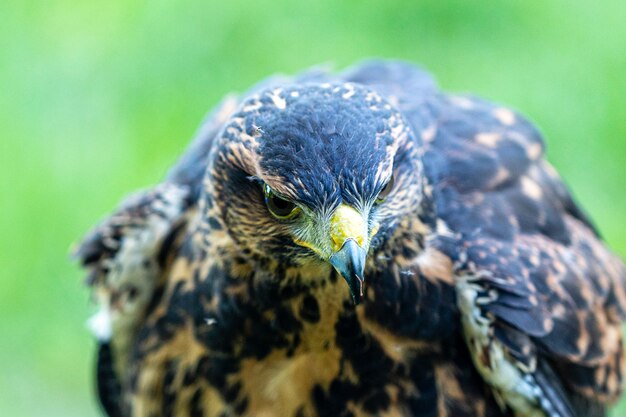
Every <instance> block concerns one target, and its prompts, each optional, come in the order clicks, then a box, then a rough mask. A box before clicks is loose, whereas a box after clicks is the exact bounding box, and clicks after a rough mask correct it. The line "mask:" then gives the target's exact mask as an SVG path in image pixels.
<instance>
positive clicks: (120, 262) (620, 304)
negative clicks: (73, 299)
mask: <svg viewBox="0 0 626 417" xmlns="http://www.w3.org/2000/svg"><path fill="white" fill-rule="evenodd" d="M75 254H76V256H77V257H78V259H79V260H80V261H81V262H82V264H83V265H84V266H85V267H86V268H87V270H88V271H89V276H88V279H87V282H88V284H89V285H90V287H91V289H92V293H93V295H94V298H95V299H96V300H97V302H98V305H99V309H100V310H99V312H98V313H97V314H96V315H95V316H94V317H93V318H92V319H91V321H90V324H91V327H92V328H93V330H94V333H95V335H96V336H97V338H98V341H99V342H98V343H99V349H98V360H97V372H96V374H97V382H98V384H97V386H98V393H99V396H100V400H101V403H102V405H103V407H104V409H105V411H106V412H107V413H108V415H110V416H112V417H113V416H129V417H130V416H134V417H140V416H142V417H143V416H145V417H148V416H151V417H161V416H177V417H182V416H189V417H191V416H193V417H197V416H205V417H209V416H211V417H213V416H239V415H242V416H417V417H422V416H423V417H425V416H437V417H444V416H450V417H452V416H454V417H463V416H468V417H469V416H484V417H487V416H490V417H495V416H532V417H583V416H585V417H587V416H595V417H597V416H605V415H606V409H607V407H608V405H610V404H611V403H612V402H614V401H615V400H616V399H617V398H618V396H619V395H620V392H621V389H622V383H623V382H622V380H623V378H622V375H623V372H624V355H623V341H622V330H621V325H622V323H623V321H624V318H625V317H626V293H625V289H626V282H625V281H626V269H625V267H624V265H623V264H622V262H621V261H620V260H619V259H618V258H617V257H616V256H615V255H613V254H612V253H611V252H610V251H609V250H608V249H607V248H606V246H605V245H604V243H603V242H602V240H601V238H600V237H599V235H598V232H597V231H596V229H595V228H594V226H593V224H592V223H591V222H590V220H589V219H588V217H587V216H586V215H585V213H584V212H583V211H582V210H581V209H580V208H579V207H578V206H577V205H576V203H575V202H574V201H573V199H572V197H571V195H570V193H569V192H568V190H567V188H566V186H565V185H564V184H563V182H562V180H561V179H560V178H559V176H558V174H557V173H556V171H555V170H554V169H553V168H552V167H551V166H550V165H549V163H548V162H546V160H545V159H544V144H543V141H542V138H541V135H540V133H539V132H538V131H537V129H536V128H535V127H534V126H533V125H532V124H531V123H530V122H528V121H527V120H526V119H524V118H523V117H522V116H520V115H519V114H517V113H516V112H514V111H513V110H511V109H509V108H507V107H503V106H500V105H497V104H493V103H490V102H488V101H485V100H482V99H479V98H476V97H473V96H467V95H454V94H447V93H444V92H442V91H440V90H439V89H438V87H437V85H436V84H435V82H434V81H433V79H432V78H431V76H430V75H429V74H427V73H426V72H424V71H423V70H421V69H420V68H418V67H415V66H413V65H412V64H408V63H403V62H397V61H376V60H375V61H365V62H362V63H360V64H357V65H355V66H353V67H351V68H349V69H347V70H344V71H343V72H339V73H331V72H329V71H326V70H323V69H319V68H314V69H312V70H309V71H306V72H304V73H301V74H299V75H296V76H294V77H283V76H277V77H273V78H270V79H268V80H265V81H263V82H261V83H260V84H259V85H257V86H255V87H253V88H252V89H251V90H250V91H248V92H246V93H245V94H242V95H240V96H228V97H227V98H226V99H225V100H224V101H223V102H222V103H221V104H220V105H219V106H218V107H217V109H216V110H214V111H213V112H212V113H211V114H210V115H209V117H208V118H207V119H206V121H205V122H204V124H203V127H202V128H201V130H200V132H199V133H198V135H197V137H196V139H195V140H194V141H193V142H192V144H191V145H190V146H189V148H188V150H187V151H186V152H185V153H184V154H183V155H182V157H181V158H180V159H179V160H178V162H177V163H176V164H175V165H174V167H173V168H172V169H171V170H170V172H169V173H168V174H167V176H166V177H165V179H164V180H163V181H162V182H161V183H160V184H159V185H157V186H155V187H153V188H151V189H147V190H144V191H141V192H139V193H137V194H135V195H133V196H131V197H129V198H128V199H126V200H125V201H124V202H123V203H122V204H121V205H120V207H119V208H118V209H117V210H116V211H115V212H114V213H113V214H112V215H111V216H110V217H108V218H106V219H104V220H103V221H102V222H101V223H100V224H99V225H98V226H96V227H95V228H94V229H93V230H92V231H91V232H90V233H89V234H88V235H87V236H86V237H85V238H84V240H83V241H82V243H80V245H79V246H78V248H77V250H76V252H75Z"/></svg>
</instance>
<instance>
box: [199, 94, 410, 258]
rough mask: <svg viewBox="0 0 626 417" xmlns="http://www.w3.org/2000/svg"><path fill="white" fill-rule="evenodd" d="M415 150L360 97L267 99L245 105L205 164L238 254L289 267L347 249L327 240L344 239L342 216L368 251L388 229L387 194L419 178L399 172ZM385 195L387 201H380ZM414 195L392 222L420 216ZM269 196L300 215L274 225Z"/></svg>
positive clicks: (396, 119) (395, 120) (389, 114)
mask: <svg viewBox="0 0 626 417" xmlns="http://www.w3.org/2000/svg"><path fill="white" fill-rule="evenodd" d="M416 143H417V142H416V139H415V137H414V136H413V134H412V133H411V131H410V129H409V128H408V126H407V125H406V124H405V122H404V120H403V118H402V117H401V116H400V114H399V113H398V112H397V111H396V110H395V109H394V108H393V107H392V106H391V105H390V104H389V103H387V102H386V101H384V100H383V99H382V98H381V97H380V96H378V95H377V94H376V93H375V92H373V91H370V90H368V89H365V88H363V87H360V86H356V85H353V84H335V85H333V84H322V85H316V84H311V85H304V86H302V85H300V86H294V87H284V88H278V89H274V90H268V91H265V92H261V93H259V94H258V95H255V96H253V97H251V98H250V99H248V100H247V101H246V102H244V103H243V104H242V106H241V107H240V110H239V112H237V113H235V114H234V115H233V116H232V118H231V120H230V121H229V123H227V124H226V127H225V128H224V130H223V134H222V137H221V139H220V142H219V146H218V147H217V149H216V151H215V152H214V154H213V156H212V159H211V161H210V164H209V174H208V175H209V180H208V181H207V183H208V184H209V187H211V188H212V189H211V190H208V191H209V192H208V194H212V195H213V196H214V203H215V204H216V206H217V207H218V211H219V216H220V217H221V218H222V219H223V221H224V222H225V223H226V224H227V225H228V230H229V231H230V233H231V235H232V237H233V238H234V239H235V241H236V242H237V243H239V244H240V245H241V246H242V248H244V249H248V250H249V251H250V252H251V253H253V254H258V255H259V256H268V255H269V256H273V257H275V258H277V260H278V261H279V262H281V263H282V264H286V265H289V264H294V263H295V264H302V263H305V262H308V261H310V260H312V259H319V258H321V259H322V260H324V261H328V260H329V258H330V257H331V256H332V255H333V254H334V253H335V252H336V251H337V250H338V248H337V246H338V245H339V247H340V246H341V245H340V244H338V243H337V242H336V240H337V238H336V235H335V237H333V236H331V234H332V233H333V231H334V232H336V233H339V234H341V233H343V232H341V230H342V229H341V228H342V227H343V225H342V224H337V223H336V222H335V223H332V221H331V219H333V215H334V213H335V212H336V210H337V209H338V207H340V206H345V207H351V208H353V209H354V212H355V213H358V215H359V218H354V219H351V222H352V223H351V224H350V225H349V226H350V227H351V228H355V227H356V226H355V224H356V223H358V222H360V223H361V224H363V227H364V232H363V233H362V235H363V236H364V237H365V239H364V241H362V242H361V245H362V247H363V249H364V250H365V251H367V250H368V248H369V243H370V242H369V238H371V237H372V236H373V235H374V234H375V233H376V232H377V231H378V230H380V229H381V223H385V222H386V221H387V220H388V219H387V214H385V210H384V205H385V204H387V203H388V202H391V201H392V200H393V197H394V191H395V190H393V189H391V188H390V187H386V186H387V185H389V184H391V180H392V178H393V177H394V175H395V176H399V177H402V176H406V175H411V176H413V175H418V176H419V175H420V173H421V170H420V169H421V167H419V166H418V167H409V168H407V169H402V168H403V167H401V166H398V164H397V163H396V160H398V161H403V160H409V159H410V158H404V156H407V155H406V154H407V153H409V152H415V151H416V146H415V145H416ZM394 171H395V172H396V174H394ZM395 182H396V183H398V184H402V183H403V181H402V178H396V179H395ZM404 183H409V181H404ZM411 183H418V184H421V181H411ZM392 185H393V184H392ZM383 189H384V190H385V193H386V194H389V196H387V197H386V199H382V198H379V194H380V193H381V191H382V190H383ZM268 190H269V191H268ZM413 191H414V194H415V198H414V199H408V200H407V199H404V200H403V203H402V204H404V205H407V204H408V205H409V206H406V207H404V210H398V205H397V204H395V209H394V216H396V217H397V216H398V215H402V214H406V213H408V212H410V211H411V210H415V207H417V202H418V201H419V197H418V195H419V194H420V193H419V191H420V190H413ZM268 192H269V193H272V195H276V196H278V197H279V198H281V199H284V200H286V201H288V202H289V203H291V204H294V205H295V206H296V207H297V208H298V210H297V212H296V213H295V215H293V216H284V217H281V216H276V215H275V214H276V213H274V215H272V212H271V210H268V208H267V206H266V202H267V195H268ZM402 194H405V193H404V192H403V193H402ZM335 217H336V216H335ZM389 220H390V221H391V220H392V219H391V216H389ZM355 222H356V223H355ZM346 227H347V226H346ZM363 236H361V237H359V239H362V240H363ZM347 238H349V236H347V237H346V239H347ZM333 239H334V240H333ZM355 239H356V238H355Z"/></svg>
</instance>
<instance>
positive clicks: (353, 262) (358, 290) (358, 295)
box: [329, 204, 368, 305]
mask: <svg viewBox="0 0 626 417" xmlns="http://www.w3.org/2000/svg"><path fill="white" fill-rule="evenodd" d="M330 237H331V246H332V248H333V254H332V255H331V257H330V259H329V262H330V264H331V265H332V266H333V267H335V269H336V270H337V272H339V273H340V274H341V276H342V277H343V278H344V279H345V280H346V282H347V283H348V286H349V287H350V293H351V295H352V301H353V302H354V304H355V305H357V304H359V303H360V302H361V300H362V299H363V284H364V277H363V271H364V269H365V258H366V256H367V251H366V250H365V249H364V246H365V245H367V241H368V238H367V222H366V221H365V220H364V219H363V216H362V215H361V214H360V213H359V212H358V211H357V210H355V209H354V208H352V207H350V206H348V205H346V204H342V205H340V206H339V207H338V208H337V210H336V211H335V213H334V214H333V216H332V218H331V220H330Z"/></svg>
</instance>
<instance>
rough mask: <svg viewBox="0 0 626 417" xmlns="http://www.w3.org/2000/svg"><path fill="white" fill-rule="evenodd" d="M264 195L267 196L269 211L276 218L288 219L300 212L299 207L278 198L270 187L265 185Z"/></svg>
mask: <svg viewBox="0 0 626 417" xmlns="http://www.w3.org/2000/svg"><path fill="white" fill-rule="evenodd" d="M263 193H264V194H265V204H266V205H267V209H268V210H269V211H270V213H272V215H273V216H274V217H277V218H279V219H288V218H290V217H292V216H293V215H295V214H296V213H297V212H298V210H299V209H298V206H296V205H295V204H294V203H292V202H291V201H289V200H285V199H284V198H281V197H279V196H277V195H276V194H275V193H274V191H272V189H271V188H270V187H269V185H267V184H265V185H264V186H263Z"/></svg>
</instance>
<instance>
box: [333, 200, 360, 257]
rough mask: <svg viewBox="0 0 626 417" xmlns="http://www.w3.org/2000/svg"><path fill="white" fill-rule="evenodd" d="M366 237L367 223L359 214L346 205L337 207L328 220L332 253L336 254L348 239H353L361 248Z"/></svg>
mask: <svg viewBox="0 0 626 417" xmlns="http://www.w3.org/2000/svg"><path fill="white" fill-rule="evenodd" d="M366 236H367V223H366V222H365V219H363V216H362V215H361V213H359V212H358V211H356V209H354V208H353V207H350V206H348V205H347V204H342V205H340V206H339V207H337V210H335V213H334V214H333V217H331V219H330V238H331V246H332V249H333V251H335V252H337V251H338V250H339V249H341V247H342V246H343V244H344V242H345V241H346V240H348V239H354V240H355V241H356V243H358V244H359V246H361V247H363V243H364V242H365V238H366Z"/></svg>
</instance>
